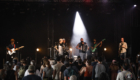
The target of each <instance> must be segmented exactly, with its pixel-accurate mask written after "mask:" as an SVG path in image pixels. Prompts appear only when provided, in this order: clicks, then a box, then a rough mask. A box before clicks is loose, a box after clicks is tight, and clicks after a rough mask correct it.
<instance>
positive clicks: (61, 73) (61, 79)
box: [59, 60, 69, 80]
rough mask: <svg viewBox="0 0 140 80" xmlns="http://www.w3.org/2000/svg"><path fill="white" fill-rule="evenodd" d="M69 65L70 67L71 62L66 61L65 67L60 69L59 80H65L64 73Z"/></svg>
mask: <svg viewBox="0 0 140 80" xmlns="http://www.w3.org/2000/svg"><path fill="white" fill-rule="evenodd" d="M68 65H69V60H65V61H64V65H63V66H62V67H61V69H60V73H59V80H64V74H63V73H64V71H65V69H66V66H68Z"/></svg>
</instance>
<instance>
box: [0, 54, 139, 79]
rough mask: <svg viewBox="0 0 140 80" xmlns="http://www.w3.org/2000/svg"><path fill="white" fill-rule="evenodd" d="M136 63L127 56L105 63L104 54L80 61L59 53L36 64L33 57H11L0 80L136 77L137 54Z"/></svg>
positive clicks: (0, 73)
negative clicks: (60, 55)
mask: <svg viewBox="0 0 140 80" xmlns="http://www.w3.org/2000/svg"><path fill="white" fill-rule="evenodd" d="M29 61H30V62H29ZM136 62H137V65H136V64H134V63H133V62H132V61H131V59H130V58H125V59H124V61H123V63H119V61H117V60H115V59H113V60H112V62H111V63H108V62H106V60H105V58H104V57H92V58H91V59H84V61H82V59H81V57H80V56H78V57H77V59H76V60H73V59H69V58H68V57H65V58H64V57H59V56H58V57H57V58H56V59H55V60H51V59H49V58H48V57H44V58H42V60H41V65H39V67H38V65H37V64H36V62H35V61H34V60H28V59H26V60H24V59H22V60H20V61H18V60H17V59H14V60H13V62H12V63H10V62H9V61H7V62H6V64H5V65H4V67H3V69H0V80H139V79H140V57H139V56H137V61H136Z"/></svg>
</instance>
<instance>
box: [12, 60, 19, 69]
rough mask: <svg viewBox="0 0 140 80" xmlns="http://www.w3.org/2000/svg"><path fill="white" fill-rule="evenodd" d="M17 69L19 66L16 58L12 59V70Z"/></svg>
mask: <svg viewBox="0 0 140 80" xmlns="http://www.w3.org/2000/svg"><path fill="white" fill-rule="evenodd" d="M18 69H19V66H17V59H14V60H13V70H14V71H17V70H18Z"/></svg>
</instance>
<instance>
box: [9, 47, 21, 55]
mask: <svg viewBox="0 0 140 80" xmlns="http://www.w3.org/2000/svg"><path fill="white" fill-rule="evenodd" d="M21 48H24V46H21V47H19V48H16V49H15V48H13V49H11V50H8V52H7V54H9V55H12V54H14V53H16V51H17V50H19V49H21Z"/></svg>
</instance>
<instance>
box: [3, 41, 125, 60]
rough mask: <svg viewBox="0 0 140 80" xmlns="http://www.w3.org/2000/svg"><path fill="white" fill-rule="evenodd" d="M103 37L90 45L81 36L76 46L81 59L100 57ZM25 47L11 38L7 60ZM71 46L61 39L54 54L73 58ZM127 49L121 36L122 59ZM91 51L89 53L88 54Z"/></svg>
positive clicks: (56, 44) (120, 53)
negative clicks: (19, 45)
mask: <svg viewBox="0 0 140 80" xmlns="http://www.w3.org/2000/svg"><path fill="white" fill-rule="evenodd" d="M104 40H105V39H103V40H102V41H100V42H97V41H96V39H93V43H92V44H91V46H88V45H87V43H86V42H84V39H83V38H81V39H80V42H79V43H78V44H77V46H76V47H75V48H76V49H78V50H79V55H77V56H80V57H81V59H82V60H83V61H84V59H87V58H89V59H91V58H92V57H98V56H99V48H100V47H102V44H103V41H104ZM21 48H24V46H21V47H17V46H16V44H15V40H14V39H11V44H9V45H8V46H7V47H6V49H7V60H11V58H13V57H18V55H17V52H16V51H18V50H19V49H21ZM69 49H70V48H69V46H68V45H67V43H66V40H65V39H64V38H60V39H59V43H55V46H54V54H55V56H56V57H57V56H60V57H68V58H71V57H73V56H72V54H71V57H70V50H69ZM126 49H127V43H126V42H124V38H121V42H120V43H119V57H120V59H121V60H124V59H125V58H126V51H127V50H126ZM87 52H89V54H87Z"/></svg>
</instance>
